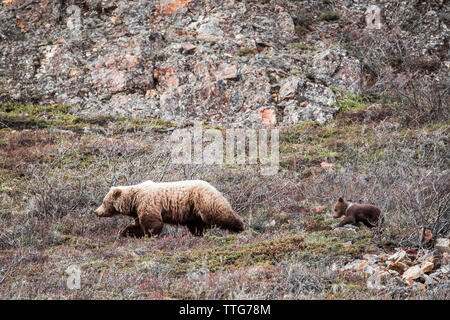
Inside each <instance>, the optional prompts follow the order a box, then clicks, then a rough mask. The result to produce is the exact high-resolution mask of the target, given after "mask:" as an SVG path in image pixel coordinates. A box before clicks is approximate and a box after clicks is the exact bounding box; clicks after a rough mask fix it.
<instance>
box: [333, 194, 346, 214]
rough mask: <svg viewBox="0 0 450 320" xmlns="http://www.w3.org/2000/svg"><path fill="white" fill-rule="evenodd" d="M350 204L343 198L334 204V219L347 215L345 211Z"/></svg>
mask: <svg viewBox="0 0 450 320" xmlns="http://www.w3.org/2000/svg"><path fill="white" fill-rule="evenodd" d="M347 206H348V202H347V201H345V200H344V199H343V198H342V197H341V198H339V199H338V201H337V202H336V203H335V204H334V213H333V218H335V219H337V218H340V217H342V216H343V215H345V210H346V209H347Z"/></svg>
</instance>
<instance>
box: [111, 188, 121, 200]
mask: <svg viewBox="0 0 450 320" xmlns="http://www.w3.org/2000/svg"><path fill="white" fill-rule="evenodd" d="M121 194H122V190H120V189H114V190H113V192H112V198H113V200H116V199H117V198H118V197H120V195H121Z"/></svg>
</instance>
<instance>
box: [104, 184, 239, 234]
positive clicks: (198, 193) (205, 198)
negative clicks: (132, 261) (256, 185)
mask: <svg viewBox="0 0 450 320" xmlns="http://www.w3.org/2000/svg"><path fill="white" fill-rule="evenodd" d="M95 213H96V214H97V215H98V216H100V217H111V216H114V215H118V214H122V215H127V216H130V217H133V218H134V219H135V224H134V225H131V226H128V227H127V228H125V229H124V230H123V231H122V232H121V234H122V235H123V236H130V235H131V236H138V237H139V236H144V235H156V234H159V233H161V231H162V228H163V223H169V224H179V225H186V226H187V227H188V228H189V230H190V231H191V233H192V234H194V235H202V234H203V231H204V229H205V228H207V227H210V226H213V225H216V226H218V227H221V228H224V229H228V230H231V231H235V232H239V231H243V230H244V224H243V222H242V220H241V219H240V218H239V217H238V216H237V215H236V214H235V213H234V211H233V209H232V208H231V206H230V204H229V203H228V201H227V199H225V197H224V196H223V195H222V194H221V193H220V192H219V191H218V190H217V189H216V188H214V187H213V186H212V185H210V184H209V183H208V182H206V181H202V180H186V181H178V182H161V183H156V182H153V181H145V182H143V183H140V184H137V185H132V186H120V187H112V188H111V190H110V191H109V192H108V194H107V195H106V196H105V198H104V200H103V203H102V205H101V206H100V207H99V208H98V209H97V210H96V211H95Z"/></svg>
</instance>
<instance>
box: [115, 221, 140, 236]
mask: <svg viewBox="0 0 450 320" xmlns="http://www.w3.org/2000/svg"><path fill="white" fill-rule="evenodd" d="M120 236H122V237H136V238H142V237H143V236H144V233H143V232H142V228H141V226H140V225H136V224H132V225H130V226H128V227H126V228H124V229H122V231H120Z"/></svg>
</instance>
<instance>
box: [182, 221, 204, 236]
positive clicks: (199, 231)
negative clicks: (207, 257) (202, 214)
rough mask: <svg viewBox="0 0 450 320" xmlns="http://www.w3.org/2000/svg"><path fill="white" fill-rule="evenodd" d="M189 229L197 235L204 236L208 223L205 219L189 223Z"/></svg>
mask: <svg viewBox="0 0 450 320" xmlns="http://www.w3.org/2000/svg"><path fill="white" fill-rule="evenodd" d="M187 227H188V229H189V231H190V232H191V233H192V234H193V235H194V236H197V237H201V236H203V232H204V231H205V229H206V227H207V225H206V223H204V222H203V221H201V222H191V223H189V224H188V225H187Z"/></svg>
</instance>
